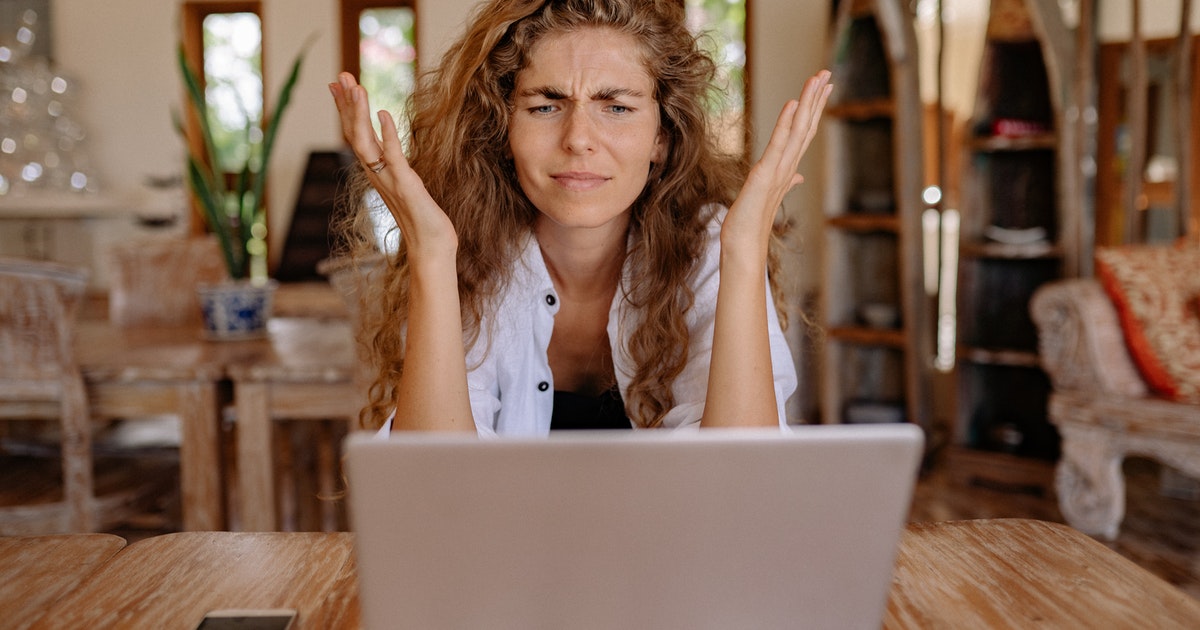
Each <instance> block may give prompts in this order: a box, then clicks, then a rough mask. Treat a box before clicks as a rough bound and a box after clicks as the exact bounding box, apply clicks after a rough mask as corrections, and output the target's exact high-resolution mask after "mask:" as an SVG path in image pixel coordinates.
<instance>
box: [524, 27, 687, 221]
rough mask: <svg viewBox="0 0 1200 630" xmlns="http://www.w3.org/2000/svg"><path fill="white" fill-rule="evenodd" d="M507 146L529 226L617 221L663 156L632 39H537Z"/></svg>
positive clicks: (608, 33) (604, 35)
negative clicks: (536, 215)
mask: <svg viewBox="0 0 1200 630" xmlns="http://www.w3.org/2000/svg"><path fill="white" fill-rule="evenodd" d="M508 141H509V148H510V150H511V151H512V156H513V162H514V165H515V166H516V171H517V181H518V182H519V183H520V185H521V189H522V190H523V191H524V192H525V195H526V196H528V197H529V200H530V201H531V202H533V205H534V206H535V207H537V209H538V210H539V211H541V214H542V216H541V218H540V219H539V220H541V221H545V220H550V221H552V222H554V223H556V224H558V225H560V226H562V227H568V228H571V227H579V228H594V227H601V226H605V225H608V224H610V223H612V222H613V221H614V219H619V220H620V221H622V222H624V221H627V220H628V210H629V207H630V206H631V205H633V202H634V200H636V199H637V197H638V195H639V194H641V192H642V189H643V188H644V187H645V185H646V179H647V178H648V176H649V172H650V164H651V162H656V161H659V160H661V159H662V158H663V155H664V152H665V142H664V140H663V138H662V134H661V133H660V129H659V114H658V103H657V102H656V101H655V100H654V85H653V82H652V81H651V78H650V75H649V74H648V73H647V71H646V67H645V65H644V64H643V63H642V61H641V60H640V48H639V45H638V43H637V41H636V40H634V39H633V37H631V36H629V35H624V34H621V33H617V32H615V31H612V30H609V29H599V28H590V29H584V30H582V31H578V32H574V33H558V34H550V35H546V36H544V37H543V38H542V39H541V40H540V41H539V42H538V43H537V44H535V45H534V47H533V50H532V51H531V54H530V61H529V65H528V67H526V68H525V69H524V70H522V71H521V72H519V73H518V74H517V80H516V89H515V90H514V91H513V110H512V119H511V120H510V124H509V139H508ZM623 225H624V224H623V223H622V227H623Z"/></svg>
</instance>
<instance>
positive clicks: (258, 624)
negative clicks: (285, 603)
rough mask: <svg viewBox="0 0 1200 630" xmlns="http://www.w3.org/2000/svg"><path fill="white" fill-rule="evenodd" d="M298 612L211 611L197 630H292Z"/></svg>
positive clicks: (272, 610) (283, 609)
mask: <svg viewBox="0 0 1200 630" xmlns="http://www.w3.org/2000/svg"><path fill="white" fill-rule="evenodd" d="M295 621H296V611H295V610H292V609H290V608H265V609H241V608H230V609H224V610H211V611H209V612H208V613H207V614H205V615H204V619H202V620H201V621H200V625H198V626H196V630H290V629H291V628H292V627H293V626H294V624H295Z"/></svg>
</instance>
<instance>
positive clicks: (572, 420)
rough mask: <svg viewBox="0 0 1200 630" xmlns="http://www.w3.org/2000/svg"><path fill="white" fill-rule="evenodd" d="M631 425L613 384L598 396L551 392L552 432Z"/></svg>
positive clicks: (616, 427) (623, 404)
mask: <svg viewBox="0 0 1200 630" xmlns="http://www.w3.org/2000/svg"><path fill="white" fill-rule="evenodd" d="M632 428H633V425H632V424H631V423H630V421H629V417H628V416H626V415H625V402H624V401H623V400H621V390H620V389H618V388H617V386H616V385H613V386H612V387H611V388H610V389H608V391H605V392H604V393H602V394H600V395H599V396H585V395H583V394H576V393H575V392H561V391H558V390H555V391H554V411H553V412H552V413H551V415H550V430H551V431H563V430H580V429H583V430H590V429H632Z"/></svg>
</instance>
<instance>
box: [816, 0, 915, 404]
mask: <svg viewBox="0 0 1200 630" xmlns="http://www.w3.org/2000/svg"><path fill="white" fill-rule="evenodd" d="M839 4H840V6H839V7H838V15H837V16H836V18H835V22H834V25H833V28H834V32H833V37H832V41H833V48H832V50H831V52H830V60H829V66H830V67H831V68H832V70H833V74H834V77H835V80H834V92H833V94H832V95H831V97H830V103H829V106H828V108H827V109H826V114H825V118H824V119H823V121H822V126H823V127H824V128H825V133H826V134H827V139H828V142H827V145H826V158H827V160H826V172H825V177H826V196H825V203H824V216H825V222H824V226H823V232H824V258H825V259H824V265H823V276H824V277H823V286H824V290H823V295H822V305H821V317H822V324H823V328H824V331H825V335H824V339H823V343H822V353H821V357H822V379H821V414H822V421H823V422H825V423H839V422H847V421H856V420H857V421H871V420H872V419H873V420H874V421H878V419H879V418H881V417H885V418H890V419H900V420H906V421H910V422H916V423H919V424H922V425H923V426H926V425H927V422H928V419H929V408H930V405H931V396H930V375H929V369H930V368H929V357H930V356H931V351H932V336H931V333H930V332H929V331H930V330H931V324H930V321H929V314H928V312H927V308H926V306H925V304H926V298H925V296H924V291H923V286H924V285H923V281H922V265H921V250H922V240H921V212H922V210H923V207H922V205H921V186H922V183H923V181H922V165H923V162H922V135H921V125H922V109H921V101H920V94H919V87H918V80H917V49H916V39H915V34H914V32H913V29H912V16H911V15H909V14H908V9H907V6H908V3H907V2H903V1H901V0H844V1H843V2H841V3H839ZM864 409H869V410H871V412H870V413H865V414H864V413H860V412H862V411H863V410H864ZM881 409H882V410H885V411H886V413H884V414H882V415H880V414H878V413H875V412H878V411H879V410H881Z"/></svg>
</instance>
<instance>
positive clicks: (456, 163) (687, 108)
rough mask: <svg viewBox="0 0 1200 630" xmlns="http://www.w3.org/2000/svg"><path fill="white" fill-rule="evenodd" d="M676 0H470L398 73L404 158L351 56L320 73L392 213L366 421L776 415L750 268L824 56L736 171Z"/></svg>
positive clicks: (749, 418) (507, 424)
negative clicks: (440, 50)
mask: <svg viewBox="0 0 1200 630" xmlns="http://www.w3.org/2000/svg"><path fill="white" fill-rule="evenodd" d="M682 4H683V3H681V2H678V0H657V1H646V0H640V1H638V0H490V1H489V2H487V3H486V4H484V5H483V6H482V7H481V8H480V9H479V10H478V12H477V13H476V14H475V17H474V19H473V21H472V22H471V24H470V26H469V27H468V29H467V32H466V33H465V35H464V36H463V37H462V39H460V40H459V41H458V42H457V43H456V44H454V45H453V46H452V47H451V48H450V49H449V51H448V52H447V53H446V55H445V57H444V59H443V61H442V63H441V65H440V66H439V67H438V68H437V69H436V70H435V71H434V72H433V73H432V74H430V75H429V76H427V77H425V79H424V81H423V83H422V85H421V86H420V87H419V89H418V90H417V93H416V95H415V97H414V100H413V104H412V108H411V112H412V113H411V124H410V129H411V133H410V134H409V137H408V157H407V159H406V157H405V152H404V150H403V147H402V142H401V140H400V139H399V137H398V135H397V130H396V125H395V123H394V122H393V121H392V119H391V117H390V116H388V115H387V114H386V113H385V112H380V113H379V116H378V118H379V123H380V127H381V132H380V134H379V135H378V136H377V135H376V133H375V132H374V131H373V130H372V127H371V123H370V107H369V104H368V99H367V94H366V92H365V90H364V89H363V88H362V87H361V86H359V85H357V84H356V83H355V82H354V79H353V78H352V77H351V76H350V75H349V74H345V73H343V74H342V75H340V76H339V77H338V81H337V82H336V83H332V84H330V91H331V92H332V94H333V98H334V102H335V104H336V105H337V109H338V112H339V115H340V117H341V122H342V131H343V133H344V135H345V137H346V139H347V141H348V142H349V144H350V146H351V147H352V149H353V150H354V152H355V154H356V156H357V157H358V159H359V160H360V161H361V162H362V163H363V165H364V167H365V168H364V172H365V173H366V184H367V185H368V186H370V187H372V188H373V189H374V190H376V191H377V192H378V194H379V196H380V197H381V198H382V200H383V202H384V203H386V205H387V208H388V209H389V210H390V212H391V214H392V216H393V217H394V218H395V221H396V224H397V226H398V228H399V231H400V234H401V235H402V238H401V247H400V251H399V253H398V254H397V255H396V256H394V257H393V258H391V259H389V260H388V263H387V265H386V270H385V272H384V274H383V276H384V281H383V282H382V285H381V287H382V291H381V293H380V295H378V296H375V297H373V298H370V299H369V300H368V301H367V302H366V304H368V305H370V306H371V307H372V308H374V311H373V314H371V315H368V317H367V328H368V330H369V331H370V332H369V335H368V336H369V339H368V345H369V347H370V348H371V351H372V354H373V355H374V358H375V361H376V364H377V367H378V369H379V374H378V377H377V379H376V382H375V384H374V386H373V387H372V390H371V400H370V403H369V405H368V407H367V408H366V409H365V410H364V422H365V423H366V424H368V425H373V426H378V425H379V424H381V423H383V422H384V420H385V418H387V416H388V414H393V416H392V418H391V420H390V421H391V422H392V429H393V430H398V429H409V430H463V431H468V430H475V431H477V432H478V433H479V434H480V435H491V434H512V435H545V434H546V433H547V432H548V431H549V430H550V429H551V427H552V426H553V427H554V428H559V427H560V426H563V427H567V426H575V427H580V428H601V427H630V426H635V427H681V426H694V425H699V426H703V427H708V426H739V425H742V426H746V425H767V426H770V425H776V424H782V423H785V422H786V418H785V416H784V413H783V405H784V402H785V401H786V399H787V397H788V396H789V395H790V394H791V392H792V391H793V390H794V389H795V385H796V376H795V370H794V367H793V365H792V362H791V357H790V353H789V352H788V349H787V345H786V342H785V341H784V339H783V335H782V330H781V326H780V322H779V320H778V317H777V314H776V313H775V310H774V309H773V308H772V301H771V297H770V287H769V286H768V282H767V279H766V278H767V268H768V266H769V265H768V262H769V260H770V259H771V258H770V256H769V247H770V241H771V228H772V224H773V221H774V217H775V213H776V211H777V209H778V207H779V205H780V203H781V202H782V200H783V196H784V195H785V194H786V193H787V192H788V191H789V190H790V189H791V188H792V187H793V186H795V185H797V184H798V183H800V182H801V181H803V178H802V177H801V176H800V175H799V174H797V172H796V169H797V167H798V164H799V161H800V158H801V157H802V156H803V154H804V151H805V149H806V148H807V147H808V144H809V142H810V141H811V139H812V137H813V135H814V134H815V130H816V127H817V122H818V120H819V118H820V112H821V110H822V109H823V107H824V105H825V100H826V98H827V97H828V94H829V89H830V86H829V84H828V82H829V73H828V72H821V73H819V74H818V75H816V76H814V77H813V78H811V79H809V81H808V82H807V83H806V84H805V87H804V90H803V92H802V94H801V96H800V98H799V99H798V100H794V101H791V102H789V103H788V104H787V105H786V106H785V107H784V108H783V111H782V113H781V114H780V117H779V120H778V123H777V125H776V127H775V129H774V131H773V132H772V134H771V139H770V141H769V144H768V146H767V149H766V150H765V152H764V154H763V157H762V159H761V160H760V161H759V162H758V163H756V164H755V165H754V166H753V168H751V169H749V171H748V173H747V171H746V169H745V168H744V166H743V165H742V164H741V162H740V160H738V159H737V158H735V157H732V156H727V155H722V154H721V153H720V152H719V151H718V150H717V149H716V145H715V141H714V137H713V135H712V133H711V130H710V128H709V126H708V121H707V118H706V114H705V111H704V101H705V98H706V92H707V90H708V88H709V85H710V83H711V80H712V78H713V70H714V65H713V63H712V61H711V60H710V59H709V58H708V57H707V56H706V55H705V54H704V53H702V52H701V51H700V50H699V49H698V47H697V45H696V42H695V39H694V38H693V37H692V35H691V34H690V33H689V32H688V31H687V29H686V27H685V24H684V10H683V7H682ZM739 188H740V191H739ZM735 194H736V196H735ZM355 197H356V198H363V197H364V195H355ZM726 208H727V209H726ZM366 213H367V211H366V210H365V209H360V211H359V213H358V216H359V218H360V221H362V220H363V219H362V217H364V216H365V215H366ZM363 232H364V230H359V231H358V232H357V233H359V234H362V233H363Z"/></svg>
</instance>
